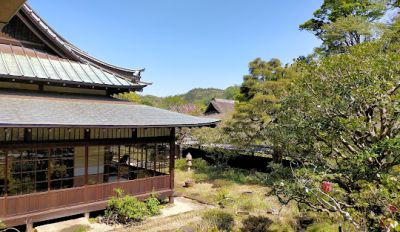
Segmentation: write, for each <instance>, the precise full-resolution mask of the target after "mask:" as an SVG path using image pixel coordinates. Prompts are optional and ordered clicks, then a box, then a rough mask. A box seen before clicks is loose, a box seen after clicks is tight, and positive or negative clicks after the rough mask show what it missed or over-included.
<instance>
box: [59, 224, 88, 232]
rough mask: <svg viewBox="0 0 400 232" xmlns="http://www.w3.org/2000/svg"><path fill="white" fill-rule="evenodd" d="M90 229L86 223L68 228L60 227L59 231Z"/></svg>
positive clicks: (69, 231) (85, 231) (78, 231)
mask: <svg viewBox="0 0 400 232" xmlns="http://www.w3.org/2000/svg"><path fill="white" fill-rule="evenodd" d="M89 230H90V226H88V225H73V226H70V227H68V228H65V229H62V230H61V231H60V232H87V231H89Z"/></svg>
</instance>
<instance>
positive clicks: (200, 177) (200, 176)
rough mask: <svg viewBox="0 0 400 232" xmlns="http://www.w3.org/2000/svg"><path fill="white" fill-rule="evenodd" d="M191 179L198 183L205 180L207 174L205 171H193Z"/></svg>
mask: <svg viewBox="0 0 400 232" xmlns="http://www.w3.org/2000/svg"><path fill="white" fill-rule="evenodd" d="M193 179H194V181H195V182H197V183H200V182H206V181H207V180H208V179H209V178H208V175H207V174H205V173H194V174H193Z"/></svg>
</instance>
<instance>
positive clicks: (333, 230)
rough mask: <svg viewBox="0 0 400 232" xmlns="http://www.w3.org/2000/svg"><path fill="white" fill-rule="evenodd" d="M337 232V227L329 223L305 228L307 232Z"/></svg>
mask: <svg viewBox="0 0 400 232" xmlns="http://www.w3.org/2000/svg"><path fill="white" fill-rule="evenodd" d="M338 230H339V227H338V225H332V224H331V223H327V222H323V223H316V224H313V225H311V226H309V227H308V228H307V230H306V231H307V232H319V231H325V232H337V231H338Z"/></svg>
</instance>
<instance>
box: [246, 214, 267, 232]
mask: <svg viewBox="0 0 400 232" xmlns="http://www.w3.org/2000/svg"><path fill="white" fill-rule="evenodd" d="M242 224H243V227H242V228H241V231H242V232H266V231H269V227H270V226H271V224H272V220H271V219H269V218H267V217H264V216H249V217H248V218H246V219H244V220H243V221H242Z"/></svg>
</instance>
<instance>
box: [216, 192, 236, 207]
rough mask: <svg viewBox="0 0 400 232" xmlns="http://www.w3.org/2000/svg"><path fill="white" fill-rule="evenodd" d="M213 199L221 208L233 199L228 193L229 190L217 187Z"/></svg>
mask: <svg viewBox="0 0 400 232" xmlns="http://www.w3.org/2000/svg"><path fill="white" fill-rule="evenodd" d="M215 201H216V202H217V204H218V205H219V207H221V208H225V207H226V206H228V205H230V204H232V203H233V202H234V201H233V199H232V198H231V196H230V195H229V192H228V191H227V190H226V189H223V188H222V189H218V191H217V194H216V195H215Z"/></svg>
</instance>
